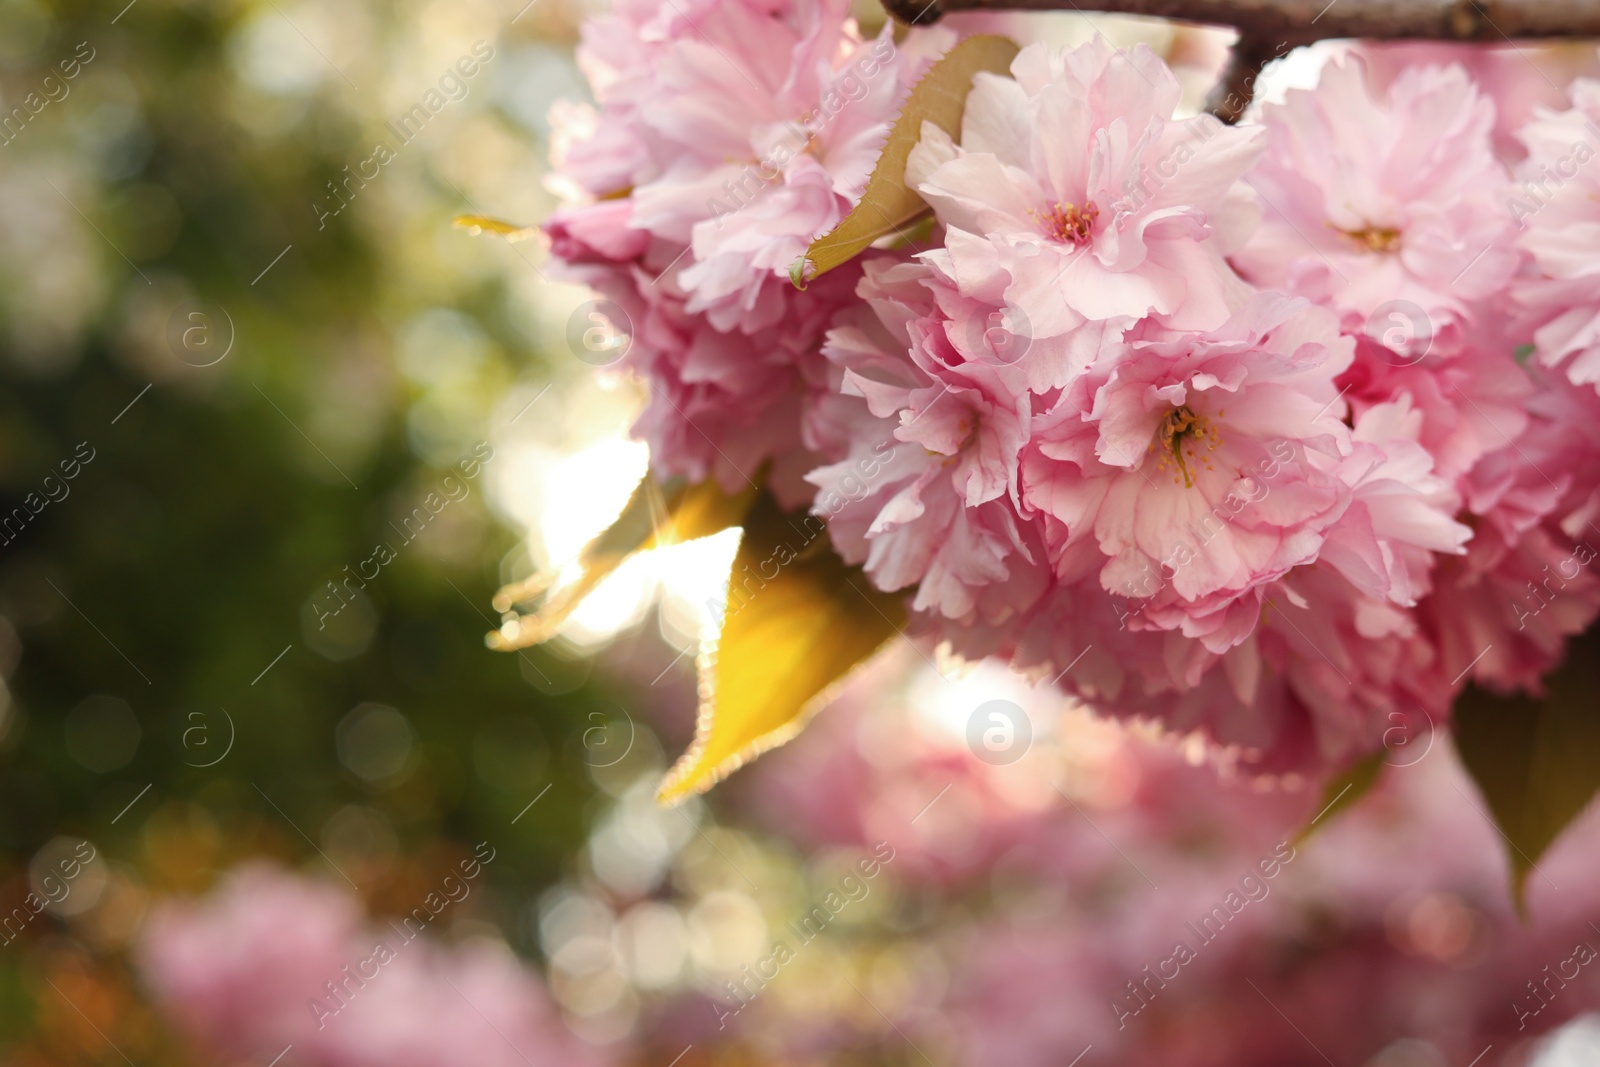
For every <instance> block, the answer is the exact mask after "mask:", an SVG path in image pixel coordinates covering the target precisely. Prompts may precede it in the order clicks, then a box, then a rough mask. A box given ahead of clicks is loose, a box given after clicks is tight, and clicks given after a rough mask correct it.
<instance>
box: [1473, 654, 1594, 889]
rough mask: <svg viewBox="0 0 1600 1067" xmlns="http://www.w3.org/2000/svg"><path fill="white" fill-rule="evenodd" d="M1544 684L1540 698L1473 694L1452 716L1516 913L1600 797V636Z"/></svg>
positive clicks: (1481, 692) (1482, 693)
mask: <svg viewBox="0 0 1600 1067" xmlns="http://www.w3.org/2000/svg"><path fill="white" fill-rule="evenodd" d="M1544 682H1545V690H1546V693H1547V695H1546V696H1544V697H1542V698H1540V697H1530V696H1527V695H1525V694H1518V695H1515V696H1509V697H1508V696H1500V695H1497V694H1493V693H1489V692H1486V691H1484V690H1482V689H1478V688H1476V687H1469V688H1468V689H1467V691H1466V692H1465V693H1463V694H1462V695H1461V698H1460V699H1459V700H1458V701H1457V703H1456V711H1455V742H1456V750H1457V751H1458V752H1459V753H1460V754H1461V762H1462V763H1464V764H1465V765H1466V768H1467V772H1468V773H1469V774H1471V775H1472V780H1473V781H1474V782H1476V783H1477V785H1478V789H1479V790H1480V791H1482V793H1483V798H1484V799H1485V800H1487V801H1488V802H1489V810H1490V812H1491V813H1492V814H1493V816H1494V820H1495V822H1496V823H1497V824H1498V825H1499V827H1500V833H1501V835H1502V836H1503V837H1504V839H1505V842H1506V853H1507V857H1508V858H1509V859H1510V861H1511V876H1512V885H1511V891H1512V896H1513V897H1514V899H1515V900H1516V902H1517V905H1518V907H1519V908H1520V907H1521V906H1522V903H1523V889H1524V887H1525V885H1526V883H1527V880H1528V875H1529V873H1530V872H1532V871H1534V870H1536V869H1537V864H1538V862H1539V857H1540V856H1542V855H1544V852H1545V850H1546V849H1547V848H1549V847H1550V843H1551V842H1552V841H1554V840H1555V839H1556V837H1557V836H1559V835H1560V833H1561V831H1562V830H1564V829H1565V828H1566V827H1567V824H1568V823H1570V822H1572V820H1573V819H1574V818H1575V817H1576V816H1577V815H1578V814H1579V813H1580V812H1581V811H1583V809H1584V808H1586V807H1587V806H1588V805H1589V802H1590V801H1591V800H1592V799H1594V796H1595V793H1596V791H1600V704H1597V703H1596V700H1595V695H1596V693H1600V629H1593V630H1590V631H1589V632H1588V633H1586V634H1584V635H1582V636H1581V637H1577V638H1574V639H1573V640H1572V641H1571V643H1570V644H1569V645H1568V648H1567V658H1566V660H1565V662H1563V663H1562V665H1561V666H1560V667H1559V668H1557V669H1556V670H1555V671H1554V672H1552V673H1551V674H1550V675H1549V676H1547V677H1546V678H1545V680H1544Z"/></svg>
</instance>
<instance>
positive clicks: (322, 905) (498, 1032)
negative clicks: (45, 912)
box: [138, 863, 610, 1067]
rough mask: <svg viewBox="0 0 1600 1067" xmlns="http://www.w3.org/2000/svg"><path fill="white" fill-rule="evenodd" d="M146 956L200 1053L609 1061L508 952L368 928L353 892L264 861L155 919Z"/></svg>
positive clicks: (142, 959) (432, 1063)
mask: <svg viewBox="0 0 1600 1067" xmlns="http://www.w3.org/2000/svg"><path fill="white" fill-rule="evenodd" d="M138 959H139V965H140V968H141V970H142V971H143V973H144V977H145V981H146V982H147V984H148V985H149V986H150V988H151V991H152V993H153V994H154V999H155V1001H156V1003H157V1005H158V1007H160V1008H161V1009H162V1011H163V1012H164V1013H165V1014H166V1015H167V1016H168V1017H169V1018H170V1019H171V1020H172V1021H173V1022H174V1023H175V1024H176V1026H177V1028H178V1030H179V1031H180V1032H182V1033H183V1034H184V1035H185V1036H187V1037H188V1038H189V1039H191V1040H192V1041H194V1042H195V1044H196V1046H197V1048H198V1050H200V1051H202V1052H204V1053H206V1054H209V1055H221V1056H224V1057H227V1058H228V1059H229V1062H240V1063H243V1062H258V1063H266V1062H267V1061H269V1060H272V1059H273V1058H274V1057H276V1056H281V1055H284V1054H285V1050H286V1046H293V1052H292V1055H291V1056H290V1058H289V1059H286V1060H285V1063H286V1064H287V1063H294V1064H297V1065H304V1067H448V1065H451V1064H458V1063H462V1062H470V1063H474V1064H482V1065H483V1067H527V1065H529V1064H532V1065H534V1067H557V1065H560V1067H598V1065H601V1064H605V1063H607V1062H609V1061H610V1057H609V1056H607V1055H606V1054H605V1053H604V1052H603V1051H602V1050H600V1049H597V1048H596V1047H593V1046H591V1045H589V1044H588V1043H586V1042H584V1041H582V1040H580V1039H578V1038H577V1037H575V1036H574V1035H573V1034H572V1033H571V1032H570V1031H568V1030H567V1028H566V1026H565V1024H564V1023H563V1021H562V1019H561V1018H560V1015H559V1013H558V1011H557V1009H556V1007H555V1005H554V1004H553V1003H552V1001H551V999H550V995H549V993H548V991H547V990H546V989H545V987H544V983H543V982H542V981H541V980H540V979H539V977H538V976H537V975H536V974H535V973H534V972H532V971H530V970H529V969H528V968H527V967H526V966H525V965H523V964H522V963H520V962H518V961H517V960H516V958H515V957H514V956H512V954H511V953H510V951H509V950H508V949H507V948H506V947H505V946H504V945H503V944H498V943H495V942H490V941H481V940H480V941H475V942H470V943H466V944H462V945H457V946H451V947H445V946H443V945H441V944H439V943H437V942H435V941H434V940H433V939H432V937H431V935H429V934H427V933H424V932H419V931H416V930H414V929H410V930H405V931H403V930H402V929H401V928H400V927H399V926H396V925H393V924H377V925H374V924H369V923H368V922H367V920H366V916H365V914H364V913H363V910H362V906H361V902H360V901H359V900H358V899H357V898H356V897H355V896H354V894H352V893H350V892H347V891H346V890H344V889H343V888H339V887H335V886H334V885H333V884H331V883H327V882H319V881H316V880H313V879H310V878H304V877H301V876H298V875H294V874H290V873H289V872H287V871H284V870H282V869H281V868H278V867H275V866H273V865H270V864H266V863H255V864H251V865H248V866H244V867H240V868H237V869H236V870H234V871H233V872H231V873H230V874H229V875H228V876H227V877H226V878H225V879H224V880H223V882H222V884H221V885H220V886H219V887H218V888H217V889H216V890H214V891H213V892H212V894H211V895H210V896H208V897H206V898H204V899H201V900H193V901H169V902H167V903H165V904H163V905H161V907H160V908H158V909H157V911H156V912H155V913H154V915H153V916H152V917H151V919H150V920H149V922H148V923H147V925H146V927H145V930H144V932H143V935H142V938H141V945H140V948H139V951H138Z"/></svg>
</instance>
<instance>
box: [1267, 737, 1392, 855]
mask: <svg viewBox="0 0 1600 1067" xmlns="http://www.w3.org/2000/svg"><path fill="white" fill-rule="evenodd" d="M1388 755H1389V750H1388V749H1386V748H1384V749H1379V750H1378V751H1376V752H1373V753H1371V754H1370V755H1367V756H1363V757H1362V758H1360V759H1358V760H1356V761H1355V762H1354V763H1352V764H1351V765H1350V766H1348V767H1346V768H1345V769H1344V771H1343V772H1342V773H1340V774H1338V775H1335V776H1334V777H1333V778H1330V779H1329V780H1328V783H1327V784H1326V785H1325V786H1323V787H1322V801H1321V803H1319V804H1318V805H1317V814H1316V816H1314V817H1313V818H1312V820H1311V821H1310V822H1308V823H1306V824H1305V825H1304V826H1302V827H1301V828H1300V830H1299V832H1298V833H1296V834H1295V835H1294V837H1293V838H1292V839H1291V840H1290V842H1289V843H1290V844H1291V845H1299V844H1301V843H1302V842H1304V841H1305V839H1306V838H1308V837H1310V836H1311V835H1312V834H1313V833H1315V832H1316V830H1317V828H1318V827H1319V826H1321V825H1323V824H1324V823H1325V822H1326V821H1327V820H1328V818H1329V816H1332V815H1337V814H1339V812H1341V811H1344V810H1345V809H1346V808H1349V807H1351V806H1352V805H1354V804H1355V803H1356V801H1358V800H1360V799H1361V798H1362V797H1364V796H1366V795H1367V794H1368V793H1370V792H1372V787H1373V786H1375V785H1377V784H1378V778H1379V777H1380V776H1381V775H1382V774H1383V767H1384V763H1385V760H1386V759H1387V757H1388Z"/></svg>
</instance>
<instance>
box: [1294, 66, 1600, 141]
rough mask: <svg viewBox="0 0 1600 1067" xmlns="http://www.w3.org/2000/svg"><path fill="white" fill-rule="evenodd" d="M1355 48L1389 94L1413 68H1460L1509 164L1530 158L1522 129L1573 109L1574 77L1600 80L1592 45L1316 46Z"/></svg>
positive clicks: (1375, 82)
mask: <svg viewBox="0 0 1600 1067" xmlns="http://www.w3.org/2000/svg"><path fill="white" fill-rule="evenodd" d="M1314 47H1317V48H1329V49H1336V50H1340V51H1343V50H1347V49H1353V50H1355V51H1357V52H1359V53H1360V54H1361V55H1362V57H1363V58H1365V59H1366V61H1367V75H1368V77H1369V78H1370V79H1371V81H1372V85H1373V88H1374V89H1376V90H1377V91H1379V92H1387V91H1388V88H1389V86H1390V84H1391V83H1393V82H1394V81H1395V80H1396V79H1397V78H1399V77H1400V76H1401V75H1402V74H1404V73H1405V72H1406V71H1407V70H1409V69H1411V68H1412V67H1423V66H1438V67H1448V66H1452V65H1459V66H1461V67H1463V68H1465V69H1466V71H1467V73H1468V74H1470V75H1471V76H1472V80H1473V81H1474V82H1475V83H1477V86H1478V88H1479V89H1481V90H1482V91H1483V92H1484V93H1485V94H1486V95H1487V96H1488V97H1489V99H1490V100H1492V101H1494V131H1493V133H1494V148H1495V152H1496V153H1497V154H1498V155H1499V156H1500V158H1501V159H1502V160H1504V161H1505V162H1506V163H1507V165H1512V164H1515V163H1518V162H1520V161H1521V160H1523V159H1525V158H1527V155H1528V149H1527V146H1526V145H1524V144H1523V143H1522V141H1521V140H1520V139H1519V132H1520V131H1521V130H1522V128H1523V125H1524V124H1525V123H1527V122H1528V121H1529V120H1530V119H1532V118H1533V117H1534V114H1535V113H1536V112H1537V111H1539V110H1542V109H1545V108H1564V107H1566V106H1568V101H1567V97H1566V86H1568V85H1569V84H1571V82H1572V80H1573V79H1574V78H1578V77H1589V78H1592V77H1595V76H1597V75H1600V52H1597V51H1596V50H1595V47H1594V45H1593V44H1591V43H1589V42H1587V41H1559V40H1552V41H1518V42H1517V43H1515V44H1512V43H1509V42H1507V43H1505V44H1480V43H1477V42H1473V43H1471V44H1453V43H1445V42H1440V41H1360V42H1351V41H1339V42H1332V41H1328V42H1323V43H1322V44H1320V45H1317V46H1314Z"/></svg>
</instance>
